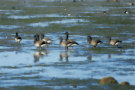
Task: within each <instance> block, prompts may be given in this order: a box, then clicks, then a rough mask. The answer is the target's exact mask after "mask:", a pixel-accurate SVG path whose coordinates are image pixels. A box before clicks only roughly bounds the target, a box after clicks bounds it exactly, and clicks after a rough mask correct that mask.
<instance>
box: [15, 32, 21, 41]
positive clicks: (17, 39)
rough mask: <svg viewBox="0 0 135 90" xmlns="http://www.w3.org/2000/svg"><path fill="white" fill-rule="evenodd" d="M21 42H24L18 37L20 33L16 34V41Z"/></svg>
mask: <svg viewBox="0 0 135 90" xmlns="http://www.w3.org/2000/svg"><path fill="white" fill-rule="evenodd" d="M21 40H22V38H21V37H20V36H19V35H18V32H16V35H15V41H16V42H19V43H20V42H21Z"/></svg>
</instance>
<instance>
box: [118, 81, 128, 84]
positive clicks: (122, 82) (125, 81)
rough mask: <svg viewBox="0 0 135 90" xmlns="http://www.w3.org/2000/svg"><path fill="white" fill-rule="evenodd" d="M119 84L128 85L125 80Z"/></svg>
mask: <svg viewBox="0 0 135 90" xmlns="http://www.w3.org/2000/svg"><path fill="white" fill-rule="evenodd" d="M120 84H121V85H130V84H129V82H126V81H124V82H121V83H120Z"/></svg>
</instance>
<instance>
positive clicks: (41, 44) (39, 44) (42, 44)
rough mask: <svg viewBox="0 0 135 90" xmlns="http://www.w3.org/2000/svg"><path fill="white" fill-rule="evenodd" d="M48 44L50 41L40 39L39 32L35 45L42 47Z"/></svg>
mask: <svg viewBox="0 0 135 90" xmlns="http://www.w3.org/2000/svg"><path fill="white" fill-rule="evenodd" d="M46 44H48V43H47V42H45V41H42V40H39V35H38V34H36V35H34V45H35V46H36V47H37V48H42V47H44V46H45V45H46Z"/></svg>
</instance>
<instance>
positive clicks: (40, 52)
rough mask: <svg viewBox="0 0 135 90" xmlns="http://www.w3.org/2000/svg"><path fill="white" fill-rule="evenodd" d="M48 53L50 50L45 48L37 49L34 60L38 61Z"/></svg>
mask: <svg viewBox="0 0 135 90" xmlns="http://www.w3.org/2000/svg"><path fill="white" fill-rule="evenodd" d="M46 55H48V51H47V50H44V51H37V52H35V53H34V55H33V57H34V62H35V63H36V62H38V61H39V59H40V58H43V57H44V56H46Z"/></svg>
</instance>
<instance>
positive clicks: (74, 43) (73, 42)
mask: <svg viewBox="0 0 135 90" xmlns="http://www.w3.org/2000/svg"><path fill="white" fill-rule="evenodd" d="M65 35H66V41H67V42H70V43H72V44H71V46H72V47H73V46H76V45H79V44H78V43H77V42H76V41H74V40H72V39H68V37H69V33H68V32H65Z"/></svg>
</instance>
